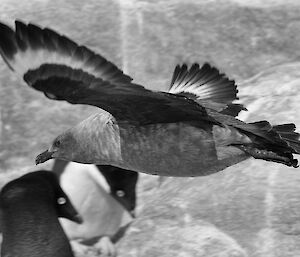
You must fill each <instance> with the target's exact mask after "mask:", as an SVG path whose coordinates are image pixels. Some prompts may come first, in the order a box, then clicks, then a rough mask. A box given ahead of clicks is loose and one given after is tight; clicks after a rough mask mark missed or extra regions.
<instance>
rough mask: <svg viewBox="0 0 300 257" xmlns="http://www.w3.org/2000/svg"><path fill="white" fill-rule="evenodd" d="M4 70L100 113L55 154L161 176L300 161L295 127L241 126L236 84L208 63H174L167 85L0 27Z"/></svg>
mask: <svg viewBox="0 0 300 257" xmlns="http://www.w3.org/2000/svg"><path fill="white" fill-rule="evenodd" d="M0 52H1V55H2V57H3V59H4V61H5V62H6V64H7V65H8V67H9V68H10V69H11V70H13V71H15V72H16V73H18V74H19V75H21V76H22V77H23V79H24V80H25V82H26V83H27V84H28V85H29V86H30V87H32V88H34V89H36V90H39V91H41V92H43V93H44V94H45V96H46V97H48V98H50V99H53V100H64V101H67V102H69V103H71V104H86V105H92V106H96V107H99V108H100V110H99V112H98V113H97V114H94V115H92V116H90V117H88V118H86V119H85V120H83V121H82V122H81V123H79V124H77V125H76V126H74V127H73V128H70V129H68V130H66V131H65V132H63V133H62V134H61V135H59V136H58V137H57V138H56V139H54V141H53V143H52V145H51V146H50V148H49V149H48V150H46V151H45V152H43V153H41V154H40V155H38V156H37V158H36V163H37V164H38V163H42V162H45V161H47V160H49V159H51V158H57V159H63V160H68V161H75V162H80V163H93V164H100V165H112V166H116V167H120V168H124V169H128V170H133V171H137V172H144V173H148V174H157V175H162V176H180V177H182V176H203V175H208V174H212V173H215V172H218V171H221V170H223V169H225V168H226V167H229V166H231V165H234V164H236V163H239V162H241V161H243V160H246V159H248V158H249V157H251V156H252V157H254V158H257V159H263V160H266V161H271V162H278V163H282V164H285V165H287V166H292V167H298V161H297V159H294V156H293V154H299V153H300V142H299V134H298V133H296V132H295V125H294V124H291V123H290V124H283V125H278V126H272V125H271V124H270V123H269V122H267V121H258V122H254V123H245V122H243V121H240V120H238V119H237V118H235V116H236V115H237V114H238V113H239V112H240V111H241V110H243V109H244V107H243V105H241V104H236V103H234V101H235V100H237V99H238V98H237V92H238V90H237V87H236V85H235V82H234V81H233V80H230V79H228V78H227V77H226V76H225V74H222V73H220V72H219V71H218V70H217V69H216V68H214V67H212V66H211V65H210V64H208V63H205V64H203V65H202V66H201V67H200V66H199V65H198V64H197V63H195V64H193V65H191V66H190V67H188V66H187V65H186V64H183V65H178V66H176V68H175V70H174V73H173V77H172V79H171V82H170V86H169V91H168V92H162V91H152V90H149V89H146V88H145V87H143V86H141V85H139V84H136V83H134V82H133V81H132V78H131V77H130V76H128V75H126V74H124V73H123V72H122V71H121V70H120V69H119V68H118V67H116V66H115V65H114V64H113V63H111V62H109V61H108V60H106V59H105V58H104V57H102V56H101V55H99V54H96V53H94V52H93V51H91V50H90V49H88V48H87V47H85V46H82V45H78V44H76V43H75V42H74V41H72V40H70V39H69V38H67V37H66V36H63V35H60V34H58V33H56V32H54V31H53V30H51V29H49V28H40V27H38V26H36V25H34V24H24V23H23V22H20V21H16V22H15V30H13V29H12V28H10V27H9V26H7V25H5V24H2V23H1V24H0Z"/></svg>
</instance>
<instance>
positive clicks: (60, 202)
mask: <svg viewBox="0 0 300 257" xmlns="http://www.w3.org/2000/svg"><path fill="white" fill-rule="evenodd" d="M66 202H67V200H66V198H64V197H59V198H58V199H57V203H58V204H59V205H63V204H65V203H66Z"/></svg>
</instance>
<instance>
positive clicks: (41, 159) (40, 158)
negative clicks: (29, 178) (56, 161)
mask: <svg viewBox="0 0 300 257" xmlns="http://www.w3.org/2000/svg"><path fill="white" fill-rule="evenodd" d="M52 154H53V152H50V151H49V150H46V151H44V152H42V153H41V154H39V155H38V156H37V157H36V158H35V164H36V165H38V164H40V163H43V162H45V161H48V160H50V159H52V158H53V157H52Z"/></svg>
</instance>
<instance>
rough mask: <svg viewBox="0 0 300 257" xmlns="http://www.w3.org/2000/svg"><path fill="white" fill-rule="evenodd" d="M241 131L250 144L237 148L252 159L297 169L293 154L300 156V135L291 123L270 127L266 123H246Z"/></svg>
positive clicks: (296, 161)
mask: <svg viewBox="0 0 300 257" xmlns="http://www.w3.org/2000/svg"><path fill="white" fill-rule="evenodd" d="M247 125H249V126H248V129H246V130H245V128H244V129H242V130H243V132H244V133H246V134H247V135H248V136H249V138H250V139H251V140H252V144H249V145H242V146H239V147H240V148H241V149H242V150H243V151H245V152H247V153H248V154H250V155H252V156H253V157H254V158H257V159H263V160H266V161H272V162H279V163H283V164H285V165H287V166H293V167H295V168H296V167H298V160H297V159H294V157H293V154H300V135H299V133H297V132H295V129H296V126H295V124H293V123H288V124H282V125H277V126H272V125H271V124H270V123H269V122H267V121H258V122H254V123H248V124H247Z"/></svg>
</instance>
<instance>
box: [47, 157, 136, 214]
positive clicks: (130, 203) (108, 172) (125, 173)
mask: <svg viewBox="0 0 300 257" xmlns="http://www.w3.org/2000/svg"><path fill="white" fill-rule="evenodd" d="M69 163H70V162H68V161H64V160H59V159H55V160H54V164H53V166H52V171H53V172H54V173H55V174H57V175H58V177H60V176H61V175H62V174H63V172H64V171H65V170H66V168H67V166H68V165H69ZM96 167H97V168H98V170H99V172H100V173H101V174H102V175H103V177H104V178H105V180H106V183H107V184H108V187H109V188H108V191H109V192H110V195H111V196H112V197H113V198H115V200H117V201H118V202H119V203H120V204H121V205H122V206H123V207H124V208H125V209H126V210H127V211H128V212H130V213H131V215H132V216H133V217H134V216H135V212H134V210H135V207H136V198H137V197H136V185H137V182H138V177H139V174H138V172H135V171H132V170H125V169H121V168H118V167H114V166H111V165H96Z"/></svg>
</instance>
